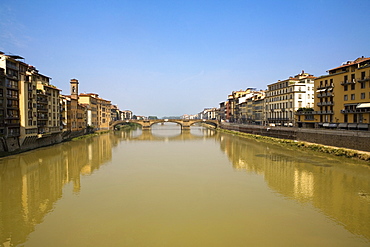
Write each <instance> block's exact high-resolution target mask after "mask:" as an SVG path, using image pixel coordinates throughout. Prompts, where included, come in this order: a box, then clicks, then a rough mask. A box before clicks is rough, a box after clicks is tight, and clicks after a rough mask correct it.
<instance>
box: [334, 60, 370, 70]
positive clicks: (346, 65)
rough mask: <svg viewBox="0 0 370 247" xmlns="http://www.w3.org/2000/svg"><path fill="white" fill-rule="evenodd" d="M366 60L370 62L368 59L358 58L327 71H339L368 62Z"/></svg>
mask: <svg viewBox="0 0 370 247" xmlns="http://www.w3.org/2000/svg"><path fill="white" fill-rule="evenodd" d="M368 60H370V57H359V58H357V59H356V60H355V61H347V63H346V64H343V65H341V66H339V67H336V68H334V69H329V70H328V71H331V70H335V69H340V68H345V67H348V66H351V65H355V64H359V63H361V62H364V61H368Z"/></svg>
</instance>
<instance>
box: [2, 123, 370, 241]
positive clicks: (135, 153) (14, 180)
mask: <svg viewBox="0 0 370 247" xmlns="http://www.w3.org/2000/svg"><path fill="white" fill-rule="evenodd" d="M0 193H1V194H0V244H2V246H37V247H40V246H53V247H55V246H68V247H70V246H72V247H73V246H135V247H138V246H161V247H163V246H212V247H215V246H233V247H234V246H285V247H286V246H351V247H353V246H370V166H369V165H368V164H367V163H365V162H359V161H353V160H351V159H346V158H338V157H333V156H330V155H326V154H320V153H314V152H311V151H305V152H303V151H302V150H297V149H295V148H290V149H288V148H287V147H284V146H279V145H274V144H266V143H263V142H258V141H255V140H250V139H245V138H242V137H238V136H234V135H230V134H225V133H220V132H216V131H214V130H210V129H206V128H203V127H201V126H194V127H192V128H191V130H190V131H184V132H181V129H180V127H179V126H176V125H174V124H170V123H167V124H165V125H155V126H153V129H152V130H151V131H141V130H135V131H132V132H124V131H117V132H114V133H108V134H103V135H100V136H97V137H91V138H86V139H81V140H78V141H70V142H66V143H61V144H58V145H54V146H50V147H46V148H41V149H37V150H33V151H30V152H27V153H22V154H18V155H14V156H9V157H5V158H1V159H0Z"/></svg>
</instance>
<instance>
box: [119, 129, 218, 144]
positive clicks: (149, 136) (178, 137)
mask: <svg viewBox="0 0 370 247" xmlns="http://www.w3.org/2000/svg"><path fill="white" fill-rule="evenodd" d="M172 130H173V129H172ZM198 130H199V131H198V133H197V132H196V131H194V130H181V131H179V132H175V131H174V132H172V133H173V134H172V135H171V134H168V130H167V134H166V135H161V133H160V132H157V133H156V132H155V130H154V131H153V130H150V129H146V130H136V131H117V132H115V135H116V136H119V137H120V138H123V139H125V140H126V141H185V140H200V139H207V138H214V136H215V135H216V131H215V130H212V129H207V128H201V129H198Z"/></svg>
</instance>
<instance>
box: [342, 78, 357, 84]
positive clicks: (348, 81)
mask: <svg viewBox="0 0 370 247" xmlns="http://www.w3.org/2000/svg"><path fill="white" fill-rule="evenodd" d="M355 83H356V79H352V80H347V81H341V82H340V84H341V85H348V84H355Z"/></svg>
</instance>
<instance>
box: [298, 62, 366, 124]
mask: <svg viewBox="0 0 370 247" xmlns="http://www.w3.org/2000/svg"><path fill="white" fill-rule="evenodd" d="M315 90H316V94H315V106H314V111H312V112H305V113H298V118H300V121H301V122H302V123H303V124H302V126H303V127H323V128H340V129H354V130H355V129H357V130H368V129H369V123H370V58H365V57H360V58H357V59H356V60H354V61H348V62H346V63H344V64H342V65H341V66H339V67H336V68H334V69H330V70H328V74H327V75H323V76H320V77H318V78H316V79H315Z"/></svg>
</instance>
